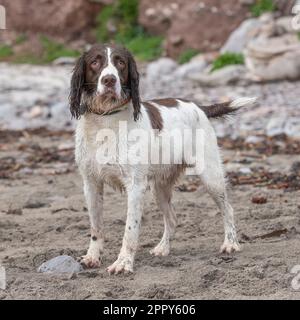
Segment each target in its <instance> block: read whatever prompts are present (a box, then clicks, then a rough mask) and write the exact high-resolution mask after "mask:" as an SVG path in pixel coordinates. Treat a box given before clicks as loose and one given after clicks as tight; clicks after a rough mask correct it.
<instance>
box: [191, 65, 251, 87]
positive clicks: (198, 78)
mask: <svg viewBox="0 0 300 320" xmlns="http://www.w3.org/2000/svg"><path fill="white" fill-rule="evenodd" d="M188 78H189V79H191V80H193V81H195V82H197V83H199V84H201V85H204V86H212V87H213V86H222V85H227V84H231V83H236V82H238V81H239V80H246V68H245V66H242V65H230V66H226V67H224V68H222V69H219V70H216V71H214V72H211V73H202V74H191V75H190V76H188Z"/></svg>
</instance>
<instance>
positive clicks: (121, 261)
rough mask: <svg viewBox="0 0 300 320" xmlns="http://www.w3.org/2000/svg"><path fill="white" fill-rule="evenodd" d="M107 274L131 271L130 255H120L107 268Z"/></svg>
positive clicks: (131, 261)
mask: <svg viewBox="0 0 300 320" xmlns="http://www.w3.org/2000/svg"><path fill="white" fill-rule="evenodd" d="M107 271H108V273H109V274H119V273H125V274H128V273H133V259H132V257H131V256H123V257H122V256H121V257H119V258H118V259H117V260H116V261H115V262H114V263H113V264H112V265H110V266H109V267H108V268H107Z"/></svg>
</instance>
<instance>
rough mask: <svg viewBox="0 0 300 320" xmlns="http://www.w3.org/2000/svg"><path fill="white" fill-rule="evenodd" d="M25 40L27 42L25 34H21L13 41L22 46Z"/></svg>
mask: <svg viewBox="0 0 300 320" xmlns="http://www.w3.org/2000/svg"><path fill="white" fill-rule="evenodd" d="M26 40H27V36H26V34H24V33H22V34H20V35H18V36H17V38H16V40H15V43H16V44H22V43H24V42H25V41H26Z"/></svg>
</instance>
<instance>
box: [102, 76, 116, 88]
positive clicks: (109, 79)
mask: <svg viewBox="0 0 300 320" xmlns="http://www.w3.org/2000/svg"><path fill="white" fill-rule="evenodd" d="M101 82H102V84H104V85H105V86H106V87H109V88H111V87H113V86H114V85H115V84H116V82H117V78H116V77H115V76H114V75H113V74H108V75H106V76H104V77H103V78H102V80H101Z"/></svg>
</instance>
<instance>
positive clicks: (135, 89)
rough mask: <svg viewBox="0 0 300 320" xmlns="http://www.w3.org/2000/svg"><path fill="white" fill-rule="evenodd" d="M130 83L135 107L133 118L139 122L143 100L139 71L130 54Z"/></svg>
mask: <svg viewBox="0 0 300 320" xmlns="http://www.w3.org/2000/svg"><path fill="white" fill-rule="evenodd" d="M128 72H129V77H128V83H129V89H130V96H131V101H132V105H133V110H134V111H133V117H134V120H135V121H136V120H138V118H139V115H140V113H141V104H140V102H141V99H140V91H139V73H138V71H137V66H136V62H135V60H134V58H133V56H132V54H131V53H130V52H129V65H128Z"/></svg>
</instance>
